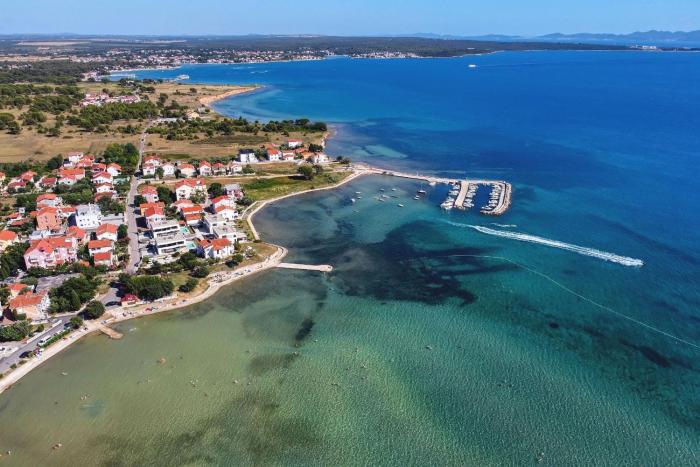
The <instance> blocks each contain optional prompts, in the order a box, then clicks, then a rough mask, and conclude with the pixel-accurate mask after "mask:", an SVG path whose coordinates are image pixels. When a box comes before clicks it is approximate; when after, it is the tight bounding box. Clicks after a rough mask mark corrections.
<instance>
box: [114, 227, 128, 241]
mask: <svg viewBox="0 0 700 467" xmlns="http://www.w3.org/2000/svg"><path fill="white" fill-rule="evenodd" d="M127 236H129V227H128V226H127V225H126V224H121V225H120V226H119V227H117V238H120V239H121V238H126V237H127Z"/></svg>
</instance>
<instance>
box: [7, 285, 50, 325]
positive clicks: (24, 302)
mask: <svg viewBox="0 0 700 467" xmlns="http://www.w3.org/2000/svg"><path fill="white" fill-rule="evenodd" d="M49 305H51V300H50V299H49V294H48V293H46V291H43V292H39V293H33V292H29V293H24V294H22V295H18V296H17V297H15V298H13V299H11V300H10V305H9V308H10V311H11V312H12V314H13V316H18V315H26V317H27V319H31V320H32V321H40V320H43V319H45V318H46V313H47V312H48V311H49Z"/></svg>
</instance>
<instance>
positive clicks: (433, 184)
mask: <svg viewBox="0 0 700 467" xmlns="http://www.w3.org/2000/svg"><path fill="white" fill-rule="evenodd" d="M428 185H430V186H435V185H437V182H432V181H431V182H428Z"/></svg>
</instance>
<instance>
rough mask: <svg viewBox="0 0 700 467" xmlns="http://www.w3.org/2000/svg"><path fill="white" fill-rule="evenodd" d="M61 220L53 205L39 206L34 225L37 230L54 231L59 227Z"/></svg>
mask: <svg viewBox="0 0 700 467" xmlns="http://www.w3.org/2000/svg"><path fill="white" fill-rule="evenodd" d="M61 225H62V220H61V218H60V216H59V213H58V209H57V208H54V207H50V206H47V207H44V208H41V209H40V210H39V211H37V213H36V227H37V229H39V230H51V231H56V230H59V229H60V228H61Z"/></svg>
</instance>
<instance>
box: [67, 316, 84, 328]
mask: <svg viewBox="0 0 700 467" xmlns="http://www.w3.org/2000/svg"><path fill="white" fill-rule="evenodd" d="M68 322H69V323H70V326H71V327H72V328H73V329H79V328H80V327H81V326H82V325H83V323H84V321H83V318H81V317H80V316H73V317H72V318H71V319H70V321H68Z"/></svg>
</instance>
